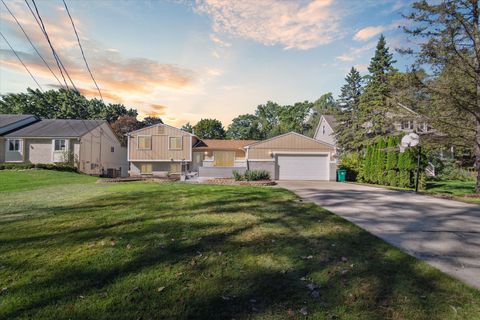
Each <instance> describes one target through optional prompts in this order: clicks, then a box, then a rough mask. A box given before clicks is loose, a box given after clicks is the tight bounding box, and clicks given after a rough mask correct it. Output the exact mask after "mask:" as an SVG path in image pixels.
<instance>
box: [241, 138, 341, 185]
mask: <svg viewBox="0 0 480 320" xmlns="http://www.w3.org/2000/svg"><path fill="white" fill-rule="evenodd" d="M245 148H246V150H247V159H248V169H250V170H259V169H263V170H267V171H269V172H270V176H271V177H273V178H274V179H275V180H335V179H336V169H337V165H336V159H335V147H334V146H332V145H330V144H327V143H325V142H322V141H318V140H315V139H312V138H309V137H307V136H304V135H301V134H299V133H295V132H289V133H286V134H282V135H279V136H276V137H273V138H271V139H268V140H265V141H259V142H256V143H253V144H250V145H248V146H246V147H245Z"/></svg>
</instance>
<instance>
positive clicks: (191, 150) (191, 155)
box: [190, 136, 193, 161]
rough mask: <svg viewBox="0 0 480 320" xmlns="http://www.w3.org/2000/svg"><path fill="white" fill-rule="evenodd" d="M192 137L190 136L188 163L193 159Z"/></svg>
mask: <svg viewBox="0 0 480 320" xmlns="http://www.w3.org/2000/svg"><path fill="white" fill-rule="evenodd" d="M192 144H193V136H190V161H192V159H193V154H192V153H193V145H192Z"/></svg>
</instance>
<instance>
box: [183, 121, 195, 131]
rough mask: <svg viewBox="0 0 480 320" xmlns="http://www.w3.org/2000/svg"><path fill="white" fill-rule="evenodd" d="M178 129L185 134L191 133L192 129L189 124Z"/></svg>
mask: <svg viewBox="0 0 480 320" xmlns="http://www.w3.org/2000/svg"><path fill="white" fill-rule="evenodd" d="M180 129H181V130H183V131H185V132H190V133H193V127H192V125H191V124H190V122H187V123H185V124H184V125H183V126H182V127H181V128H180Z"/></svg>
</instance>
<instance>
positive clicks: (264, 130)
mask: <svg viewBox="0 0 480 320" xmlns="http://www.w3.org/2000/svg"><path fill="white" fill-rule="evenodd" d="M280 112H281V107H280V105H279V104H278V103H275V102H272V101H267V103H266V104H261V105H259V106H257V109H256V110H255V116H257V118H258V122H259V128H260V132H261V136H262V139H265V138H271V137H273V136H275V135H276V133H275V130H276V128H277V127H278V126H279V125H280ZM277 131H278V130H277Z"/></svg>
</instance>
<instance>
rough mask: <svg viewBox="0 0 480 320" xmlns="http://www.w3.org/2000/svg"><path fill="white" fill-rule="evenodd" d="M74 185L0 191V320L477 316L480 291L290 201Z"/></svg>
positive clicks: (250, 190)
mask: <svg viewBox="0 0 480 320" xmlns="http://www.w3.org/2000/svg"><path fill="white" fill-rule="evenodd" d="M3 174H7V172H0V184H3V186H2V187H1V188H0V189H1V190H8V189H9V188H8V186H6V185H5V184H6V183H12V184H14V183H15V182H14V179H10V180H8V179H3V178H2V175H3ZM8 174H12V173H11V172H10V173H8ZM15 174H17V175H18V177H19V179H22V175H25V174H27V173H25V172H16V173H15ZM28 174H29V175H35V173H32V172H29V173H28ZM63 175H64V173H62V176H63ZM72 175H74V174H72ZM7 181H8V182H7ZM74 181H75V183H74V184H65V183H62V184H59V185H54V184H52V183H48V184H45V185H42V184H38V183H37V184H38V187H36V188H33V189H31V190H28V191H27V190H24V189H25V188H22V190H23V191H22V190H20V191H14V192H0V289H1V292H0V318H1V319H14V318H29V319H30V318H34V319H223V318H224V319H232V318H235V319H292V318H303V317H305V316H306V317H311V318H315V319H337V318H338V319H385V318H389V319H478V318H479V314H480V294H479V292H478V291H476V290H474V289H471V288H469V287H467V286H465V285H463V284H462V283H460V282H459V281H457V280H454V279H452V278H450V277H448V276H447V275H445V274H443V273H441V272H440V271H437V270H436V269H434V268H432V267H430V266H428V265H426V264H425V263H423V262H420V261H419V260H417V259H415V258H413V257H410V256H408V255H406V254H404V253H402V252H400V251H399V250H397V249H395V248H393V247H392V246H390V245H388V244H386V243H385V242H383V241H382V240H379V239H378V238H376V237H374V236H372V235H370V234H369V233H367V232H365V231H363V230H361V229H359V228H357V227H356V226H354V225H352V224H351V223H349V222H347V221H345V220H343V219H341V218H339V217H337V216H335V215H333V214H331V213H329V212H328V211H326V210H324V209H322V208H320V207H318V206H316V205H314V204H305V203H302V202H300V201H298V199H297V197H296V196H295V195H293V194H292V193H290V192H288V191H285V190H282V189H277V188H261V187H238V186H211V185H186V184H180V183H174V184H155V183H137V182H133V183H127V184H95V183H94V181H93V180H90V179H87V180H85V181H79V180H78V179H77V180H74Z"/></svg>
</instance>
